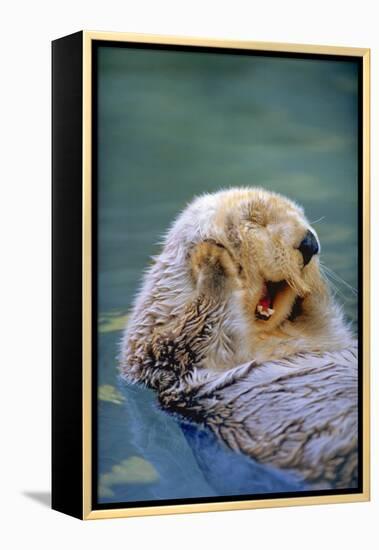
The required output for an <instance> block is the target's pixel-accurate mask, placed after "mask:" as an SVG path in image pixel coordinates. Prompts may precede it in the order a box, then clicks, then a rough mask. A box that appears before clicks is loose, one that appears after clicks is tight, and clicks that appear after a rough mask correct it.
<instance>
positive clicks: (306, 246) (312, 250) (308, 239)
mask: <svg viewBox="0 0 379 550" xmlns="http://www.w3.org/2000/svg"><path fill="white" fill-rule="evenodd" d="M298 248H299V250H300V252H301V254H302V255H303V260H304V266H306V265H307V264H309V262H310V261H311V259H312V257H313V256H314V255H315V254H317V252H318V250H319V248H318V242H317V239H316V237H315V236H314V234H313V233H312V231H309V229H308V231H307V233H306V235H305V237H304V239H303V240H302V241H301V243H300V245H299V247H298Z"/></svg>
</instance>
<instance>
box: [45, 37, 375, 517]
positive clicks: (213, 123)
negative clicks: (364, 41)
mask: <svg viewBox="0 0 379 550" xmlns="http://www.w3.org/2000/svg"><path fill="white" fill-rule="evenodd" d="M52 52H53V73H52V74H53V94H52V95H53V388H52V389H53V405H52V414H53V422H52V425H53V448H52V462H53V468H52V502H53V505H52V506H53V508H54V509H55V510H58V511H61V512H64V513H67V514H70V515H72V516H75V517H78V518H81V519H94V518H108V517H126V516H136V515H147V514H169V513H184V512H197V511H207V510H211V511H216V510H237V509H246V508H258V507H270V506H290V505H300V504H301V505H307V504H321V503H338V502H357V501H364V500H368V499H369V50H368V49H360V48H347V47H329V46H313V45H312V46H310V45H309V46H305V45H292V44H274V43H257V42H235V41H222V40H210V39H198V38H196V39H194V38H182V37H181V38H179V37H165V36H149V35H134V34H122V33H104V32H88V31H85V32H78V33H76V34H73V35H70V36H66V37H64V38H61V39H58V40H56V41H54V42H53V49H52Z"/></svg>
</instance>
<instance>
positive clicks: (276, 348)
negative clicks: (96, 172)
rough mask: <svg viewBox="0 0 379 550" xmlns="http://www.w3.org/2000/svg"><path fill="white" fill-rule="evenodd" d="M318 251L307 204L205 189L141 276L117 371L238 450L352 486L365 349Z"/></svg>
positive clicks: (320, 481) (310, 478)
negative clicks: (361, 355)
mask: <svg viewBox="0 0 379 550" xmlns="http://www.w3.org/2000/svg"><path fill="white" fill-rule="evenodd" d="M307 239H311V241H308V240H307ZM308 242H311V243H312V246H313V248H310V245H309V244H308ZM304 243H305V244H304ZM319 250H320V243H319V240H318V237H317V234H316V232H315V231H314V229H313V228H312V227H311V226H310V224H309V222H308V221H307V219H306V217H305V214H304V212H303V209H302V208H301V207H299V206H298V205H297V204H295V203H294V202H292V201H290V200H289V199H287V198H285V197H283V196H281V195H279V194H276V193H271V192H268V191H265V190H263V189H259V188H237V189H229V190H226V191H220V192H218V193H215V194H207V195H203V196H201V197H199V198H196V199H195V200H194V201H193V202H192V203H191V204H190V205H189V206H188V207H187V208H186V209H185V210H184V212H182V214H180V215H179V217H178V218H177V220H176V221H175V222H174V224H173V226H172V227H171V229H170V230H169V231H168V233H167V236H166V238H165V240H164V244H163V249H162V252H161V254H160V255H159V256H157V257H156V258H154V262H153V265H152V266H151V267H150V268H149V270H148V271H147V272H146V274H145V277H144V280H143V284H142V288H141V290H140V292H139V293H138V295H137V298H136V301H135V304H134V308H133V311H132V313H131V316H130V319H129V322H128V325H127V328H126V331H125V335H124V339H123V342H122V346H121V356H120V357H121V361H120V371H121V374H122V376H123V377H124V378H125V379H127V380H129V381H132V382H139V383H144V384H146V385H147V386H149V387H151V388H153V389H154V390H156V392H157V395H158V398H159V400H160V403H161V405H162V407H164V408H165V409H167V410H170V411H173V412H176V413H179V414H180V415H181V416H182V417H184V418H187V419H188V420H190V421H194V422H197V423H200V424H202V425H204V426H207V427H208V428H210V429H211V430H212V431H213V432H214V433H215V434H216V435H217V436H218V437H219V438H220V439H221V440H222V441H224V442H225V443H226V444H227V445H228V446H229V447H231V448H233V449H235V450H237V451H239V452H243V453H245V454H247V455H249V456H251V457H252V458H254V459H256V460H258V461H260V462H262V463H268V464H271V465H274V466H277V467H278V468H287V469H289V470H291V471H294V472H295V473H297V474H298V475H299V476H300V477H301V478H302V479H304V480H306V481H307V482H308V483H311V484H313V485H314V486H315V487H321V488H324V487H327V488H329V487H344V488H347V487H350V486H352V485H353V486H354V485H355V484H356V483H357V475H358V474H357V348H356V342H355V340H354V337H353V335H352V333H351V330H350V328H349V326H348V324H347V323H346V322H345V320H344V317H343V312H342V309H341V307H340V306H339V305H338V304H337V303H336V302H335V300H334V298H333V296H332V295H331V293H330V291H329V288H328V284H327V281H326V280H325V279H324V277H323V274H322V272H321V270H320V264H319V254H318V252H319Z"/></svg>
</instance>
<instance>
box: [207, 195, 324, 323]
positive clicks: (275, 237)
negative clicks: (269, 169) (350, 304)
mask: <svg viewBox="0 0 379 550" xmlns="http://www.w3.org/2000/svg"><path fill="white" fill-rule="evenodd" d="M220 199H221V200H220V202H219V208H217V209H216V210H215V216H214V224H215V225H214V228H215V229H216V232H217V233H218V237H219V241H221V244H222V245H223V246H225V247H226V248H227V249H228V251H229V252H230V254H231V256H232V258H234V260H235V262H236V263H237V264H238V266H239V272H240V278H241V287H242V290H243V294H244V300H243V303H244V309H245V312H246V313H247V314H248V316H249V319H250V320H253V322H254V323H255V325H256V328H257V329H258V330H261V331H265V332H267V331H270V330H272V329H275V328H276V327H278V326H279V325H280V324H281V323H282V322H283V321H285V320H287V319H295V317H296V316H298V315H299V314H300V312H304V309H305V306H308V313H310V311H309V308H310V307H311V305H313V306H315V307H316V308H317V309H318V310H320V307H319V306H320V305H321V303H325V299H327V292H326V287H325V284H324V281H323V278H322V276H321V274H320V269H319V259H318V254H319V251H320V243H319V240H318V237H317V234H316V232H315V230H314V229H313V228H312V227H311V226H310V224H309V222H308V220H307V219H306V217H305V215H304V211H303V209H302V208H300V207H299V206H297V205H296V204H295V203H293V202H292V201H290V200H289V199H286V198H284V197H282V196H280V195H277V194H275V193H270V192H267V191H264V190H261V189H250V190H232V191H230V192H226V193H225V196H224V197H223V198H222V197H221V196H220Z"/></svg>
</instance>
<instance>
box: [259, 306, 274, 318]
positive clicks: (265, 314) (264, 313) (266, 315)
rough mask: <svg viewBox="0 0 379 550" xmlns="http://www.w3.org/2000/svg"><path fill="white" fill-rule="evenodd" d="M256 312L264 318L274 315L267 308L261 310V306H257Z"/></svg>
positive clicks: (272, 310)
mask: <svg viewBox="0 0 379 550" xmlns="http://www.w3.org/2000/svg"><path fill="white" fill-rule="evenodd" d="M257 310H258V313H260V315H263V316H264V317H267V318H268V317H271V315H272V314H273V313H274V311H275V310H274V309H271V308H270V307H268V308H267V309H263V306H262V305H261V304H258V305H257Z"/></svg>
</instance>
